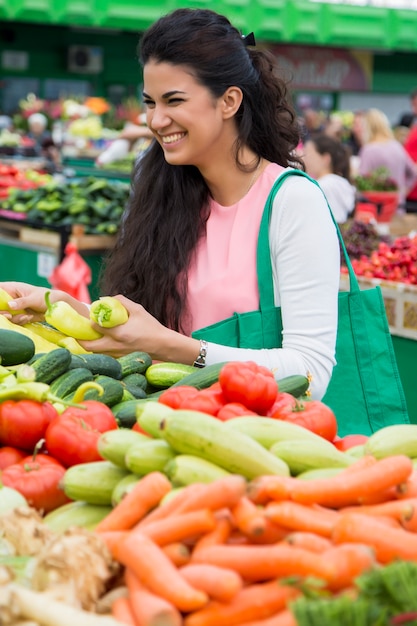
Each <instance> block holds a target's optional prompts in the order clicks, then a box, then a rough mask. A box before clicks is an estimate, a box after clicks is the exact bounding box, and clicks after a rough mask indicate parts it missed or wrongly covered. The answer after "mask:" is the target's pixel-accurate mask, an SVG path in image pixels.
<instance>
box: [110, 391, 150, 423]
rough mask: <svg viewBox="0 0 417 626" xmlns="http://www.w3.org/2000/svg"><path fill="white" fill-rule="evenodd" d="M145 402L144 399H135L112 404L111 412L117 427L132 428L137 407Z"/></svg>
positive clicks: (135, 419) (135, 420)
mask: <svg viewBox="0 0 417 626" xmlns="http://www.w3.org/2000/svg"><path fill="white" fill-rule="evenodd" d="M147 401H148V400H147V399H146V398H144V399H142V398H137V399H135V400H126V401H125V402H119V403H118V404H114V405H113V406H112V407H111V410H112V413H113V415H114V417H115V418H116V420H117V423H118V425H119V427H120V428H132V427H133V426H134V425H135V424H136V422H137V407H138V406H139V405H141V404H144V403H145V402H147Z"/></svg>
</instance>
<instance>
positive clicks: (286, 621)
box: [244, 609, 297, 626]
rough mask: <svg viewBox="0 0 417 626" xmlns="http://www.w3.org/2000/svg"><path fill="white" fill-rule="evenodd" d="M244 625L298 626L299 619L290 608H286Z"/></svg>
mask: <svg viewBox="0 0 417 626" xmlns="http://www.w3.org/2000/svg"><path fill="white" fill-rule="evenodd" d="M244 626H297V621H296V619H295V617H294V614H293V613H292V612H291V611H290V609H284V610H283V611H279V612H278V613H275V614H274V615H272V616H271V617H267V618H265V619H257V620H255V621H251V622H245V624H244Z"/></svg>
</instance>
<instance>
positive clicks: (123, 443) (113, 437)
mask: <svg viewBox="0 0 417 626" xmlns="http://www.w3.org/2000/svg"><path fill="white" fill-rule="evenodd" d="M146 440H149V437H148V436H147V435H142V434H141V433H137V432H136V431H135V430H132V429H131V428H118V429H116V430H109V431H107V432H105V433H103V434H101V435H100V437H99V439H98V442H97V450H98V453H99V454H100V456H102V457H103V459H106V461H111V462H112V463H114V464H115V465H117V466H118V467H123V468H126V463H125V456H126V452H127V451H128V450H129V448H131V447H132V446H134V445H135V444H136V443H140V442H142V441H146Z"/></svg>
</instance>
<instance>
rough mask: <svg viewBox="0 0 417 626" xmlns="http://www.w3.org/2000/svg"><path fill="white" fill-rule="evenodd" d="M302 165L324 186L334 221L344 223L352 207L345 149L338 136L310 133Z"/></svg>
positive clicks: (305, 145)
mask: <svg viewBox="0 0 417 626" xmlns="http://www.w3.org/2000/svg"><path fill="white" fill-rule="evenodd" d="M304 164H305V167H306V172H307V174H310V176H311V177H312V178H315V179H316V180H317V182H318V183H319V185H320V187H321V188H322V189H323V191H324V194H325V196H326V198H327V201H328V203H329V205H330V208H331V210H332V213H333V215H334V218H335V220H336V222H338V223H339V224H343V222H346V220H347V219H348V217H349V216H350V215H351V213H353V211H354V208H355V187H354V186H353V185H352V184H351V183H350V154H349V151H348V149H347V148H346V147H345V146H344V145H343V144H342V143H341V141H339V140H338V139H334V138H333V137H329V136H328V135H325V134H319V135H313V136H312V137H310V139H308V141H306V143H305V144H304Z"/></svg>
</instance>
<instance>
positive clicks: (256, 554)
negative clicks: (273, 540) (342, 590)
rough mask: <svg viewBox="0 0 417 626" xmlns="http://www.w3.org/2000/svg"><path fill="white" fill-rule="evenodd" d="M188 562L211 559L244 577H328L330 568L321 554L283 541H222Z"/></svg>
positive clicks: (263, 579)
mask: <svg viewBox="0 0 417 626" xmlns="http://www.w3.org/2000/svg"><path fill="white" fill-rule="evenodd" d="M191 563H211V564H213V565H218V566H220V567H226V568H229V569H234V570H235V571H236V572H238V574H240V575H241V576H242V578H244V579H245V580H246V581H249V582H259V581H265V580H270V579H271V578H277V577H281V576H316V577H317V578H323V579H324V580H327V578H328V577H329V575H330V574H331V573H330V574H329V571H328V568H327V566H326V563H325V561H324V560H323V559H322V558H321V555H320V556H319V555H317V554H316V553H314V552H312V551H311V550H303V549H302V548H296V547H293V546H291V545H288V544H286V543H284V542H281V543H277V544H275V545H235V546H233V545H222V546H208V547H206V548H201V549H200V550H199V551H198V552H197V554H193V555H192V557H191Z"/></svg>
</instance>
